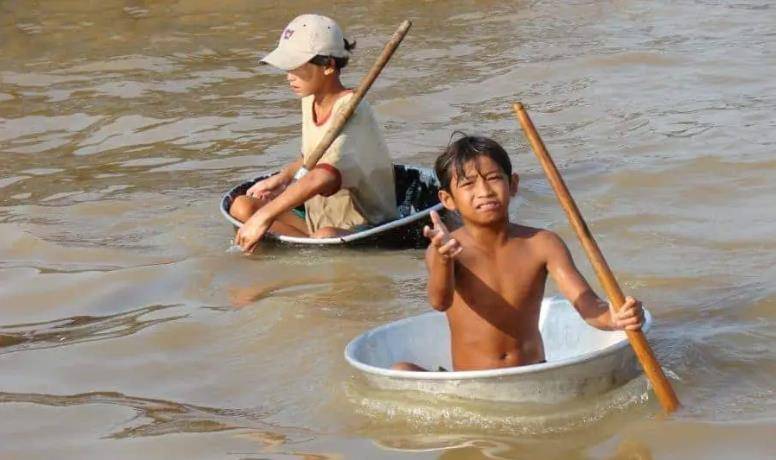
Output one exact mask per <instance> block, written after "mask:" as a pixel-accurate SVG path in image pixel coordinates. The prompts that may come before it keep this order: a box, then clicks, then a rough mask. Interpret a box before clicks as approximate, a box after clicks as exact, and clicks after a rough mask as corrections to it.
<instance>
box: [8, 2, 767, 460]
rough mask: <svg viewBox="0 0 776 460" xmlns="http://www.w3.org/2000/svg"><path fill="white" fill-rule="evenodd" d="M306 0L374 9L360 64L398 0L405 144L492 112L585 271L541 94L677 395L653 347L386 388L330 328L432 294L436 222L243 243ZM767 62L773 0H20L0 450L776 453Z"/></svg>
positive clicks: (332, 8) (366, 12)
mask: <svg viewBox="0 0 776 460" xmlns="http://www.w3.org/2000/svg"><path fill="white" fill-rule="evenodd" d="M311 11H314V12H322V13H325V14H328V15H331V16H333V17H334V18H336V19H337V20H338V22H339V23H340V24H341V25H342V26H343V28H344V29H345V31H346V36H348V37H350V38H353V39H356V40H357V41H358V47H357V50H356V53H355V55H354V58H353V61H352V65H351V66H349V67H348V68H347V69H346V71H345V73H344V80H345V82H346V83H347V84H348V85H355V84H357V82H358V81H359V79H360V78H361V76H363V75H364V74H365V72H366V70H367V69H368V67H369V66H370V65H371V62H372V61H373V60H374V58H375V57H376V55H377V53H378V52H379V50H380V49H381V47H382V44H383V43H384V42H385V40H386V39H387V38H388V37H389V36H390V34H391V33H392V32H393V30H394V28H395V27H396V25H397V24H398V23H399V22H401V20H403V19H405V18H410V19H412V20H413V21H414V26H413V28H412V30H411V32H410V34H409V36H408V38H407V39H406V40H405V42H404V43H403V44H402V46H401V48H400V49H399V51H398V53H397V55H396V56H395V57H394V58H393V60H392V62H391V63H390V65H389V67H387V68H386V70H385V71H384V73H383V75H382V76H381V77H380V78H379V80H378V81H377V83H376V84H375V86H374V87H373V89H372V90H371V91H370V93H369V95H368V99H369V100H370V101H371V103H372V104H373V106H374V108H375V111H376V114H377V116H378V118H379V121H380V123H381V124H382V125H383V126H384V132H385V136H386V138H387V141H388V144H389V147H390V150H391V152H392V155H393V157H394V158H395V160H396V161H397V162H403V163H417V164H423V165H430V164H432V162H433V159H434V158H435V156H436V154H437V153H438V152H439V150H440V148H441V147H443V146H444V145H445V144H446V143H447V141H448V139H449V137H450V134H451V133H452V132H453V131H454V130H462V131H465V132H468V133H480V134H486V135H488V136H492V137H494V138H495V139H497V140H498V141H499V142H501V143H503V145H504V146H505V147H506V148H507V149H508V151H509V152H510V154H511V156H512V161H513V163H514V165H515V168H516V170H517V171H518V172H519V173H520V174H521V182H520V184H521V190H520V195H519V198H518V199H517V200H515V201H514V202H513V203H512V206H511V215H512V217H513V219H514V220H516V221H520V222H523V223H526V224H529V225H536V226H542V227H548V228H551V229H553V230H555V231H557V232H558V233H560V234H561V235H562V236H563V237H564V238H565V239H566V240H567V241H568V243H569V245H570V246H571V248H572V252H573V253H574V255H575V257H576V259H577V262H578V264H579V265H580V267H581V269H582V270H583V272H584V273H585V274H586V275H587V276H588V279H591V281H592V280H593V276H592V271H591V269H590V268H589V265H588V264H587V262H586V260H585V259H584V256H583V253H582V252H581V250H580V247H579V244H578V243H577V241H576V240H575V238H574V235H573V233H572V232H571V231H570V230H569V227H568V224H567V222H566V220H565V216H564V214H563V213H562V211H561V210H560V208H559V207H558V205H557V203H556V201H555V198H554V195H553V194H552V191H551V189H550V188H549V186H548V185H547V183H546V181H545V179H544V176H543V174H542V172H541V170H540V168H539V167H538V164H537V162H536V160H535V158H534V157H533V155H532V154H531V153H530V150H529V148H528V146H527V143H526V142H525V141H524V139H523V135H522V132H521V131H520V129H519V126H518V124H517V122H516V120H515V118H514V116H513V114H512V112H511V108H510V105H511V103H512V102H515V101H518V100H519V101H522V102H523V103H525V104H526V106H527V107H528V108H529V110H530V113H531V114H532V116H533V119H534V122H535V123H536V125H537V127H538V128H539V130H540V132H541V133H542V134H543V136H544V140H545V143H546V144H547V146H548V148H549V150H550V152H551V153H552V154H553V155H554V157H555V159H556V162H557V163H558V165H559V167H560V168H561V170H562V172H563V174H564V176H565V177H566V179H567V182H568V184H569V186H570V188H571V190H572V192H573V193H574V195H575V196H576V198H577V201H578V203H579V206H580V208H581V209H582V211H583V213H584V215H585V216H586V218H587V220H588V222H589V225H590V227H591V229H592V230H593V232H594V234H595V235H596V236H597V238H598V240H599V244H600V245H601V247H602V249H603V250H604V253H605V254H606V256H607V258H608V259H609V262H610V264H611V265H612V267H613V269H614V271H615V272H616V274H617V275H618V277H619V280H620V281H621V283H622V285H623V288H624V290H625V291H627V293H630V294H633V295H635V296H637V297H639V298H641V299H643V300H644V302H645V303H646V304H647V305H648V307H649V308H650V309H651V310H652V312H653V314H654V316H655V324H654V329H653V330H652V331H651V332H650V335H649V336H650V339H651V341H652V343H653V346H654V348H655V351H656V353H657V355H658V357H659V358H660V360H661V361H662V363H663V366H664V367H665V368H666V370H667V372H668V374H669V375H670V376H671V379H672V382H673V384H674V385H675V388H676V390H677V392H678V395H679V397H680V399H681V401H682V402H683V404H684V406H683V408H682V409H681V410H680V411H679V412H678V413H676V414H675V415H673V416H671V417H670V418H667V419H665V418H663V417H661V416H660V410H659V406H658V404H657V402H656V400H655V396H654V394H653V393H651V392H649V391H648V390H647V389H646V387H645V383H644V381H643V379H638V380H636V381H633V382H631V383H630V384H628V385H626V386H625V387H623V388H620V389H618V390H616V391H614V392H612V393H611V394H609V395H606V396H605V397H604V398H602V399H600V400H596V401H584V402H580V403H579V404H573V405H568V406H563V407H556V408H541V409H540V410H536V409H535V410H527V409H525V408H520V407H510V406H509V405H503V404H502V405H496V406H494V405H488V404H484V403H472V402H470V401H457V400H450V399H443V398H435V397H429V396H428V395H426V396H422V395H414V394H398V395H397V394H391V393H383V392H378V391H374V390H372V389H370V388H369V387H368V386H367V385H366V383H365V382H364V381H363V380H362V379H361V378H360V377H359V376H358V375H357V374H356V373H355V372H354V371H353V370H351V369H350V368H349V366H348V365H347V364H346V363H345V361H344V359H343V357H342V351H343V348H344V346H345V344H346V343H347V342H348V341H349V340H350V339H352V338H353V337H355V336H356V335H358V334H359V333H361V332H362V331H364V330H366V329H368V328H371V327H374V326H376V325H379V324H382V323H385V322H388V321H392V320H395V319H398V318H401V317H405V316H407V315H411V314H416V313H419V312H424V311H427V310H428V309H429V307H428V305H427V303H426V301H425V295H424V290H425V278H426V274H425V269H424V267H423V264H422V259H421V251H417V250H403V251H387V250H376V249H368V250H345V249H333V250H325V251H323V250H316V249H301V250H298V249H287V248H280V247H264V248H262V250H261V251H259V253H258V254H257V255H255V256H253V257H250V258H247V257H243V256H241V255H239V254H235V253H232V252H228V249H229V247H230V240H231V238H232V235H233V233H232V229H231V227H230V226H229V225H227V223H226V222H225V221H224V220H223V218H222V217H221V216H220V215H219V213H218V209H217V205H218V201H219V198H220V196H221V194H222V193H223V192H224V191H225V190H227V189H228V188H229V187H231V186H232V185H234V184H235V183H237V182H239V181H242V180H244V179H246V178H250V177H253V176H254V175H256V174H257V173H259V172H261V171H264V170H268V169H273V168H277V167H279V166H281V165H283V164H284V163H285V162H287V161H289V160H290V159H292V158H295V157H296V156H297V155H298V152H299V148H300V141H299V135H300V119H301V118H300V112H299V102H298V100H296V99H295V98H294V96H293V94H292V93H291V92H290V91H289V90H288V88H287V86H286V83H285V78H284V75H283V74H282V73H279V72H277V71H274V70H273V69H271V68H268V67H265V66H260V65H258V64H257V58H258V57H260V56H262V55H263V53H265V52H267V51H269V50H271V49H272V48H273V46H274V44H275V42H276V40H277V38H278V36H279V33H280V31H281V30H282V28H283V27H284V26H285V24H286V23H287V22H288V21H289V20H291V19H292V18H293V17H294V16H295V15H297V14H300V13H304V12H311ZM774 76H776V4H774V3H773V2H771V1H766V0H759V1H744V0H742V1H730V2H724V1H714V0H705V1H700V0H698V1H687V0H680V1H656V2H637V1H627V0H621V1H583V0H580V1H572V2H567V1H544V2H539V1H534V2H528V1H522V2H496V1H484V0H483V1H467V2H441V1H439V2H433V1H399V0H397V1H376V2H355V1H337V2H320V1H312V2H311V1H304V2H302V1H294V0H292V1H287V2H283V3H282V6H277V5H276V2H267V1H250V0H221V1H218V2H209V1H203V0H179V1H171V2H164V1H143V0H125V1H121V2H119V1H114V0H106V1H101V2H84V1H74V0H59V1H49V2H37V1H23V0H19V1H10V0H9V1H2V2H0V457H2V458H14V459H16V458H25V459H27V458H30V459H43V458H59V459H82V458H115V459H120V458H149V459H151V458H159V459H162V458H164V459H168V458H234V459H259V458H260V459H292V458H298V459H339V458H348V459H405V458H406V459H416V458H417V459H445V460H452V459H513V458H531V459H533V458H551V459H575V458H577V459H590V458H601V459H612V458H619V459H647V458H659V459H674V458H676V459H687V458H703V459H709V458H719V459H726V458H733V457H735V458H742V459H748V458H774V456H776V441H775V440H774V432H775V431H776V395H774V381H776V347H774V344H775V341H774V340H775V339H776V334H774V330H776V267H775V265H776V201H775V200H776V198H774V197H776V180H775V179H776V78H774ZM596 286H597V284H596ZM554 289H555V288H554V287H553V286H552V285H550V286H549V287H548V292H550V293H551V292H554ZM524 409H525V410H524Z"/></svg>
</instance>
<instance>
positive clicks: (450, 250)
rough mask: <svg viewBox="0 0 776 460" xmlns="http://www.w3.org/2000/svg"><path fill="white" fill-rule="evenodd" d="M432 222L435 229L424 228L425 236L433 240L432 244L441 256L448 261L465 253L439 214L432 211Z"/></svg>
mask: <svg viewBox="0 0 776 460" xmlns="http://www.w3.org/2000/svg"><path fill="white" fill-rule="evenodd" d="M431 222H432V223H433V224H434V227H433V228H432V227H429V226H428V225H426V226H425V227H423V236H425V237H426V238H428V239H429V240H431V244H432V245H433V246H434V247H435V248H436V249H437V252H439V255H441V256H442V257H444V258H446V259H452V258H454V257H455V256H457V255H458V254H460V253H461V251H463V247H462V246H461V243H459V242H458V240H456V239H455V238H453V237H451V236H450V231H449V230H447V227H446V226H445V224H444V223H442V219H441V218H440V217H439V213H437V212H436V211H431Z"/></svg>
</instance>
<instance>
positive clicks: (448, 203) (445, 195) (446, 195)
mask: <svg viewBox="0 0 776 460" xmlns="http://www.w3.org/2000/svg"><path fill="white" fill-rule="evenodd" d="M437 196H438V197H439V202H440V203H442V206H444V207H445V209H447V210H448V211H456V210H457V208H456V207H455V200H453V195H451V194H450V192H448V191H447V190H440V191H439V192H438V193H437Z"/></svg>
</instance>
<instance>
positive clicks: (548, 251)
mask: <svg viewBox="0 0 776 460" xmlns="http://www.w3.org/2000/svg"><path fill="white" fill-rule="evenodd" d="M470 139H471V138H463V139H461V140H459V141H457V142H456V143H455V144H452V146H451V147H449V148H448V151H447V152H446V153H445V154H444V155H443V156H442V157H440V160H444V157H445V155H447V156H448V158H451V157H455V151H454V150H453V151H452V152H453V153H450V152H451V149H456V148H458V149H459V150H461V151H463V152H464V153H462V154H460V155H459V156H458V159H457V160H455V159H454V160H451V161H449V162H448V163H446V164H444V161H443V167H441V168H440V160H438V162H437V175H438V176H439V178H440V182H441V183H442V189H441V190H440V192H439V198H440V201H441V202H442V204H443V205H444V206H445V208H446V209H448V210H450V211H457V212H458V213H459V215H460V217H461V220H462V221H463V226H462V227H460V228H459V229H457V230H455V231H453V232H450V231H448V229H447V228H446V227H445V225H444V224H443V223H442V221H441V219H440V217H439V215H438V214H436V213H432V216H431V217H432V221H433V224H434V225H433V228H429V227H426V229H424V234H425V235H426V237H428V238H429V239H430V240H431V244H430V245H429V247H428V249H427V250H426V265H427V267H428V271H429V281H428V296H429V301H430V303H431V305H432V306H433V307H434V308H435V309H436V310H439V311H444V312H446V313H447V319H448V323H449V326H450V335H451V351H452V357H453V367H454V369H455V370H476V369H492V368H499V367H510V366H521V365H527V364H534V363H539V362H542V361H544V359H545V357H544V345H543V343H542V337H541V333H540V332H539V312H540V308H541V302H542V298H543V297H544V287H545V283H546V280H547V275H548V274H549V275H551V276H552V278H553V279H554V281H555V283H556V285H557V286H558V289H559V290H560V291H561V293H562V294H563V295H564V296H565V297H566V298H567V299H569V300H570V301H571V302H572V304H573V305H574V307H575V308H576V310H577V311H578V312H579V314H580V315H581V316H582V318H583V319H584V320H585V321H586V322H587V323H588V324H590V325H591V326H593V327H596V328H599V329H604V330H612V329H638V328H640V327H641V325H642V323H643V310H642V308H641V303H640V302H638V301H636V300H635V299H633V298H630V297H629V298H627V300H626V303H625V304H624V305H623V307H622V308H621V309H620V310H619V311H618V312H617V313H614V312H613V311H612V310H611V309H610V308H609V305H608V304H607V302H604V301H603V300H601V299H600V298H599V297H598V296H597V295H596V294H595V293H594V292H593V290H592V289H591V288H590V286H589V285H588V284H587V282H586V281H585V279H584V278H583V277H582V275H581V274H580V273H579V271H578V270H577V268H576V267H575V265H574V262H573V260H572V258H571V254H570V253H569V251H568V249H567V248H566V245H565V244H564V243H563V241H562V240H561V239H560V238H559V237H558V236H557V235H555V234H554V233H553V232H550V231H548V230H542V229H538V228H532V227H527V226H524V225H517V224H511V223H509V215H508V207H509V201H510V198H511V197H512V196H514V195H515V194H516V193H517V188H518V176H517V175H516V174H511V165H510V164H509V158H508V156H507V155H506V152H504V151H503V149H502V148H501V147H500V146H499V145H498V144H496V143H495V142H493V141H491V140H489V139H485V138H474V139H473V140H470ZM467 142H469V143H471V144H470V145H468V146H467V144H466V143H467ZM457 144H462V145H463V147H461V146H460V145H457ZM480 144H482V145H480ZM484 147H487V148H489V149H491V150H497V151H498V152H497V153H495V154H494V153H493V152H492V151H490V152H486V153H483V150H482V149H483V148H484ZM459 153H460V152H459ZM456 161H457V162H458V163H457V164H455V162H456ZM393 368H394V369H398V370H414V371H422V370H425V369H423V368H421V367H420V366H417V365H416V364H413V363H397V364H395V365H394V366H393Z"/></svg>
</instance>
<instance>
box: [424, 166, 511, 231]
mask: <svg viewBox="0 0 776 460" xmlns="http://www.w3.org/2000/svg"><path fill="white" fill-rule="evenodd" d="M463 170H464V174H463V176H461V177H459V176H458V174H457V173H456V172H454V173H453V178H452V180H451V181H450V192H447V191H445V190H440V191H439V200H440V201H441V202H442V204H443V205H444V207H445V208H447V209H449V210H451V211H458V212H459V213H460V214H461V217H462V218H463V219H464V221H469V222H472V223H476V224H480V225H490V224H496V223H502V222H506V221H507V220H508V212H509V209H508V208H509V199H510V197H512V196H514V195H515V194H516V193H517V184H518V176H517V174H512V177H509V176H507V175H506V174H505V173H504V171H503V170H502V169H501V167H500V166H499V165H498V163H496V162H495V161H493V160H492V159H491V158H490V157H488V156H485V155H482V156H479V157H477V158H476V159H474V160H472V161H470V162H468V163H466V164H465V165H464V168H463Z"/></svg>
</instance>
